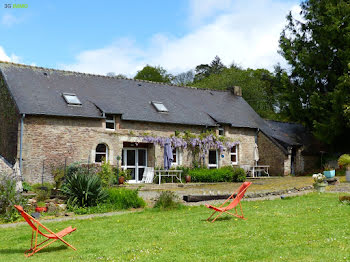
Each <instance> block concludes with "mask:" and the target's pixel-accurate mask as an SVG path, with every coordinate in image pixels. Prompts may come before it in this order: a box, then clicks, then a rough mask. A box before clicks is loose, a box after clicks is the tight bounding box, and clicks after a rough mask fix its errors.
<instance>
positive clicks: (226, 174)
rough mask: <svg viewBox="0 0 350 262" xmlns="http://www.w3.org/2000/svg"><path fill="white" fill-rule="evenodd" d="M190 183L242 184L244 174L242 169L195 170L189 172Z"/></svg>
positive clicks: (229, 167)
mask: <svg viewBox="0 0 350 262" xmlns="http://www.w3.org/2000/svg"><path fill="white" fill-rule="evenodd" d="M189 175H190V176H191V181H192V182H243V181H245V180H246V174H245V172H244V170H243V169H242V168H234V167H232V166H225V167H221V168H218V169H207V168H197V169H192V170H190V171H189Z"/></svg>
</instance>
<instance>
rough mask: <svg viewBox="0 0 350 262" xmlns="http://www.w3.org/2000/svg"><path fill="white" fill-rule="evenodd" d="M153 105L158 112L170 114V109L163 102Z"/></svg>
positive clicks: (153, 103)
mask: <svg viewBox="0 0 350 262" xmlns="http://www.w3.org/2000/svg"><path fill="white" fill-rule="evenodd" d="M152 105H153V106H154V107H155V108H156V109H157V111H158V112H168V109H167V108H166V107H165V105H163V103H162V102H154V101H152Z"/></svg>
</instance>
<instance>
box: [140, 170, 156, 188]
mask: <svg viewBox="0 0 350 262" xmlns="http://www.w3.org/2000/svg"><path fill="white" fill-rule="evenodd" d="M153 178H154V167H145V171H144V172H143V177H142V180H141V183H146V184H150V183H153Z"/></svg>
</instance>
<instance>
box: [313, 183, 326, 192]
mask: <svg viewBox="0 0 350 262" xmlns="http://www.w3.org/2000/svg"><path fill="white" fill-rule="evenodd" d="M327 185H328V184H327V183H315V184H314V188H315V189H316V191H317V192H319V193H324V192H325V191H326V186H327Z"/></svg>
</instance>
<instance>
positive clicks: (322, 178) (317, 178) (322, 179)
mask: <svg viewBox="0 0 350 262" xmlns="http://www.w3.org/2000/svg"><path fill="white" fill-rule="evenodd" d="M312 178H313V179H314V181H315V183H323V182H325V180H326V177H325V176H324V175H322V174H321V173H318V174H313V176H312Z"/></svg>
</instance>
